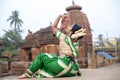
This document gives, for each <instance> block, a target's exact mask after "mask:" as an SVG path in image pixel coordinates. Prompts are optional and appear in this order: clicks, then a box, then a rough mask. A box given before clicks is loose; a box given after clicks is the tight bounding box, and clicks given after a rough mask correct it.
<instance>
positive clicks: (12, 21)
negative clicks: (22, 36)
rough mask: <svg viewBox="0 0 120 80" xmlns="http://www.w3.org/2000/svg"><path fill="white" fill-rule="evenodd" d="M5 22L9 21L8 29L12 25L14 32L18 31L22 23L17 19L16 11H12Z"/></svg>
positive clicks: (17, 13)
mask: <svg viewBox="0 0 120 80" xmlns="http://www.w3.org/2000/svg"><path fill="white" fill-rule="evenodd" d="M7 21H10V27H11V26H12V25H13V24H14V27H15V30H16V29H20V27H21V26H22V24H23V21H22V20H21V19H20V18H19V12H18V11H17V10H15V11H12V15H11V16H9V18H8V19H7Z"/></svg>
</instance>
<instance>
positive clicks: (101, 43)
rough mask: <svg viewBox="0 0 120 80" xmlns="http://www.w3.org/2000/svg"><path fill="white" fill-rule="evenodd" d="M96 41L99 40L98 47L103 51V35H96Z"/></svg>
mask: <svg viewBox="0 0 120 80" xmlns="http://www.w3.org/2000/svg"><path fill="white" fill-rule="evenodd" d="M98 39H99V44H100V46H101V47H102V49H103V46H104V43H103V35H102V34H99V35H98Z"/></svg>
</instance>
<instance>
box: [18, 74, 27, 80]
mask: <svg viewBox="0 0 120 80" xmlns="http://www.w3.org/2000/svg"><path fill="white" fill-rule="evenodd" d="M24 78H27V76H26V75H25V74H23V75H21V76H19V77H18V79H24Z"/></svg>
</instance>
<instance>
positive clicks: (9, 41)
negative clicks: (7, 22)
mask: <svg viewBox="0 0 120 80" xmlns="http://www.w3.org/2000/svg"><path fill="white" fill-rule="evenodd" d="M4 31H5V35H4V36H3V37H2V41H3V44H2V46H0V53H4V52H5V51H10V52H11V53H13V54H17V53H18V49H19V47H20V44H21V43H22V41H23V40H22V36H21V34H20V33H21V31H20V30H8V31H6V30H4Z"/></svg>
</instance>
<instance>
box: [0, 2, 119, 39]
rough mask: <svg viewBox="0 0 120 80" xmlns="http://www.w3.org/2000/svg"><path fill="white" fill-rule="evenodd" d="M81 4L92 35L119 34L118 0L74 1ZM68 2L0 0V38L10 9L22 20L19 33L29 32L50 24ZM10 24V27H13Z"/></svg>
mask: <svg viewBox="0 0 120 80" xmlns="http://www.w3.org/2000/svg"><path fill="white" fill-rule="evenodd" d="M74 2H75V4H76V5H79V6H81V7H82V10H81V11H82V12H84V13H85V14H86V15H87V17H88V20H89V24H90V27H91V29H92V30H93V31H92V35H93V38H97V37H98V35H99V34H102V35H104V37H106V38H107V37H120V9H119V8H120V0H74ZM71 5H72V0H0V37H2V36H3V35H4V31H3V30H8V29H11V28H10V22H7V19H8V18H9V16H11V15H12V11H14V10H18V11H19V18H20V19H21V20H22V21H23V24H22V27H21V29H22V30H23V33H22V36H23V38H25V36H26V35H27V34H28V29H30V30H31V31H32V32H33V33H35V32H36V31H38V30H40V29H41V28H45V27H47V26H49V25H50V22H54V20H55V18H56V17H57V16H58V15H59V14H64V13H66V10H65V9H66V7H68V6H71ZM13 27H14V26H12V28H13Z"/></svg>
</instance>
